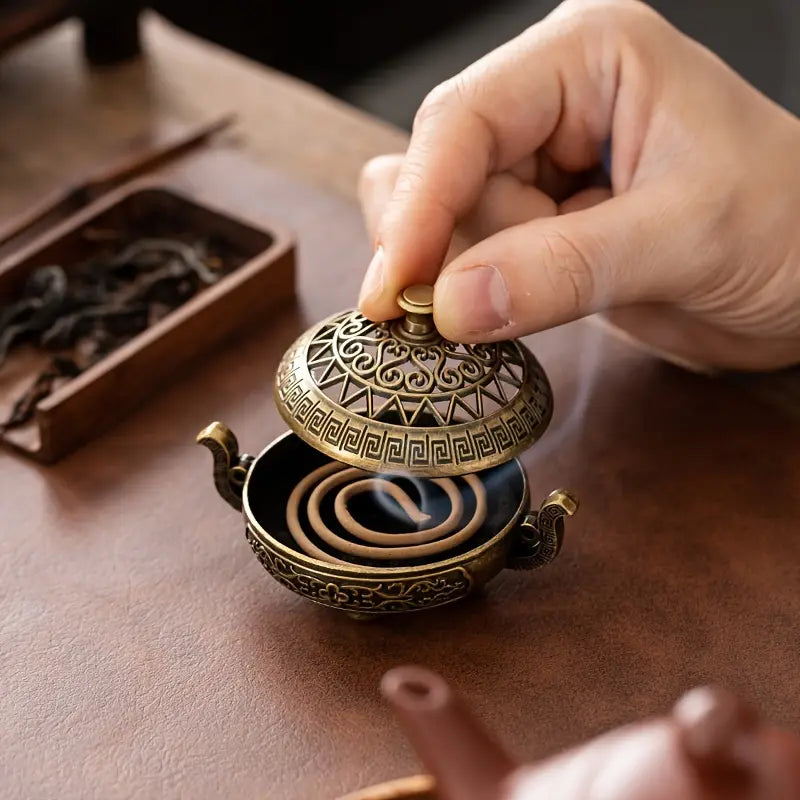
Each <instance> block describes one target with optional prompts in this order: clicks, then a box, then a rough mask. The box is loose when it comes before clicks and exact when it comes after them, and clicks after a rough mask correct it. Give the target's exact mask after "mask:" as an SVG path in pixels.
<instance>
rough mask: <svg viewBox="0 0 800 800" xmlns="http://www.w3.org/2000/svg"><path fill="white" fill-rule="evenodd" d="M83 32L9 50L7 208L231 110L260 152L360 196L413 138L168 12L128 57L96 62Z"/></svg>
mask: <svg viewBox="0 0 800 800" xmlns="http://www.w3.org/2000/svg"><path fill="white" fill-rule="evenodd" d="M79 33H80V32H79V29H78V25H77V24H73V23H67V24H64V25H61V26H59V27H58V28H56V29H54V30H53V31H52V32H50V33H47V34H45V35H43V36H40V37H38V38H37V39H35V40H34V41H32V42H31V43H30V44H29V45H27V46H25V47H23V48H21V49H18V50H16V51H14V52H12V53H11V54H9V55H8V56H7V57H5V58H4V59H2V60H0V217H2V216H5V215H6V214H10V213H12V212H14V211H18V210H20V208H21V207H23V206H24V203H25V201H26V198H31V199H35V198H36V197H39V196H41V195H42V194H45V193H46V192H47V191H49V190H51V189H53V188H55V187H58V186H60V185H63V184H64V182H66V181H69V180H71V179H73V178H74V176H75V175H80V174H81V173H82V171H84V170H87V169H91V168H96V167H97V165H98V163H101V162H102V161H103V159H104V157H113V155H114V154H115V153H117V152H118V150H119V148H120V142H121V141H123V142H124V141H125V140H134V139H136V138H141V137H143V136H148V135H152V134H153V132H155V131H158V130H161V129H163V128H164V127H169V126H170V125H173V126H174V125H175V124H180V123H188V122H192V121H198V122H200V121H202V120H205V119H208V118H210V117H214V116H216V115H218V114H221V113H224V112H226V111H230V110H235V111H236V112H237V113H238V114H239V116H240V123H239V125H238V126H237V132H238V134H239V135H240V136H241V147H243V148H244V149H245V150H246V151H247V152H248V153H250V154H252V155H253V156H254V157H255V158H257V159H258V160H259V161H261V162H264V163H268V164H270V165H273V166H278V167H282V168H284V169H287V170H290V171H291V172H293V173H294V174H296V175H299V176H301V177H303V178H306V179H308V180H309V181H311V182H314V183H317V184H320V185H323V186H326V187H330V188H333V189H335V190H336V191H338V192H340V193H342V194H344V195H346V196H349V197H354V196H355V191H356V182H357V178H358V172H359V169H360V167H361V165H362V164H363V163H364V161H365V160H366V159H367V158H369V157H370V156H372V155H377V154H380V153H384V152H390V151H395V150H402V149H403V148H404V146H405V141H406V137H405V134H403V133H402V132H400V131H398V130H396V129H395V128H393V127H391V126H389V125H386V124H384V123H382V122H379V121H378V120H376V119H374V118H372V117H370V116H368V115H366V114H363V113H361V112H359V111H357V110H355V109H353V108H351V107H349V106H347V105H346V104H344V103H341V102H338V101H337V100H335V99H333V98H331V97H330V96H328V95H326V94H324V93H323V92H320V91H318V90H316V89H314V88H312V87H310V86H308V85H307V84H305V83H302V82H300V81H297V80H294V79H292V78H290V77H287V76H285V75H283V74H280V73H277V72H274V71H271V70H268V69H266V68H264V67H261V66H258V65H256V64H254V63H253V62H250V61H248V60H247V59H244V58H240V57H238V56H236V55H234V54H232V53H230V52H228V51H226V50H223V49H221V48H218V47H215V46H214V45H211V44H209V43H207V42H202V41H200V40H199V39H195V38H194V37H192V36H190V35H188V34H186V33H184V32H182V31H180V30H178V29H176V28H174V27H172V26H171V25H169V24H167V23H165V22H164V21H163V20H161V19H160V18H158V17H155V16H149V17H147V18H146V22H145V25H144V47H145V50H146V58H145V59H143V60H140V61H136V62H133V63H129V64H125V65H123V66H118V67H113V68H108V69H102V70H95V71H90V70H89V69H87V68H86V66H85V65H84V62H83V58H82V55H81V47H80V36H79ZM321 132H324V135H320V133H321Z"/></svg>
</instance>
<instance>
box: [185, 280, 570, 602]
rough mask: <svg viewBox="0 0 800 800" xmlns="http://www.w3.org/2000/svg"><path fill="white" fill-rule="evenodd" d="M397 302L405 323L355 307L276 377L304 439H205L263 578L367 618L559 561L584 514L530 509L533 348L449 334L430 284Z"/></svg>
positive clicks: (557, 501)
mask: <svg viewBox="0 0 800 800" xmlns="http://www.w3.org/2000/svg"><path fill="white" fill-rule="evenodd" d="M398 302H399V304H400V306H401V307H402V308H403V310H404V311H405V312H406V313H405V316H404V317H403V318H401V319H397V320H392V321H390V322H383V323H374V322H371V321H370V320H368V319H366V318H365V317H363V316H362V315H361V314H360V313H358V312H357V311H345V312H342V313H339V314H336V315H334V316H332V317H330V318H329V319H327V320H324V321H323V322H321V323H319V324H318V325H316V326H315V327H313V328H311V329H310V330H308V331H306V333H304V334H303V335H302V336H301V337H300V338H299V339H297V341H296V342H295V343H294V344H293V345H292V346H291V347H290V348H289V350H288V351H287V352H286V353H285V355H284V357H283V359H282V360H281V363H280V366H279V367H278V371H277V374H276V377H275V403H276V405H277V407H278V410H279V411H280V413H281V416H282V417H283V418H284V420H285V421H286V423H287V424H288V426H289V428H290V429H291V431H290V432H288V433H285V434H284V435H282V436H281V437H279V438H278V439H277V440H276V441H274V442H273V443H272V444H270V445H268V446H267V447H266V448H265V449H264V450H263V451H262V452H261V454H260V455H259V456H257V457H255V458H254V457H252V456H248V455H244V454H240V452H239V446H238V443H237V441H236V437H235V436H234V435H233V433H232V432H231V431H230V430H229V429H228V428H227V427H225V426H224V425H222V424H221V423H219V422H214V423H212V424H211V425H209V426H208V427H207V428H205V429H204V430H203V431H201V432H200V434H199V435H198V437H197V441H198V442H199V443H200V444H203V445H205V446H206V447H208V448H209V450H211V452H212V454H213V456H214V481H215V484H216V487H217V490H218V491H219V493H220V495H222V497H223V498H224V499H225V500H227V501H228V503H230V504H231V505H232V506H233V507H234V508H236V509H237V510H241V511H243V513H244V518H245V523H246V526H247V527H246V535H247V540H248V541H249V542H250V546H251V547H252V548H253V551H254V553H255V554H256V556H257V557H258V560H259V561H260V562H261V563H262V565H263V566H264V567H265V569H266V570H267V571H268V572H269V573H270V574H271V575H272V576H273V577H274V578H275V579H276V580H278V581H279V582H280V583H282V584H283V585H284V586H286V587H287V588H289V589H292V590H293V591H295V592H298V593H299V594H302V595H305V596H306V597H308V598H309V599H311V600H314V601H315V602H317V603H321V604H323V605H326V606H331V607H333V608H338V609H341V610H344V611H346V612H348V613H350V614H351V615H353V616H356V617H365V616H371V615H376V614H389V613H398V612H404V611H414V610H418V609H423V608H432V607H435V606H439V605H443V604H445V603H451V602H453V601H455V600H459V599H461V598H463V597H465V596H466V595H467V594H469V593H470V592H471V591H472V590H473V589H475V588H477V587H479V586H481V585H483V584H485V583H486V582H487V581H489V580H490V579H491V578H493V577H494V576H495V575H496V574H497V573H498V572H500V570H502V569H503V568H504V567H509V568H511V569H533V568H536V567H540V566H543V565H544V564H548V563H549V562H550V561H552V560H553V559H554V558H555V557H556V556H557V555H558V552H559V550H560V549H561V542H562V539H563V535H564V517H565V516H567V515H571V514H573V513H574V512H575V510H576V509H577V505H578V504H577V500H576V499H575V498H574V497H573V495H572V494H570V493H569V492H568V491H564V490H558V491H555V492H553V493H552V494H550V496H549V497H547V498H546V499H545V501H544V502H543V503H542V504H541V506H540V507H539V509H538V510H536V511H533V512H531V511H530V510H529V502H530V497H529V490H528V481H527V477H526V474H525V471H524V469H523V468H522V465H521V464H520V463H519V461H518V460H517V458H516V456H518V455H519V454H520V453H521V452H522V451H523V450H525V449H526V448H528V447H529V446H530V445H531V444H533V443H534V442H535V441H536V440H537V439H538V438H539V437H540V436H541V434H542V433H543V432H544V430H545V429H546V427H547V425H548V423H549V422H550V418H551V416H552V410H553V401H552V392H551V389H550V384H549V382H548V380H547V377H546V375H545V374H544V371H543V370H542V367H541V365H540V364H539V362H538V361H537V360H536V359H535V358H534V356H533V355H532V354H531V352H530V351H529V350H528V349H527V348H526V347H524V346H523V345H522V344H520V343H519V342H516V341H505V342H498V343H492V344H476V345H465V344H458V343H455V342H450V341H447V340H445V339H443V338H442V336H441V335H440V334H439V332H438V331H437V330H436V328H435V326H434V324H433V316H432V315H433V290H432V288H431V287H430V286H412V287H410V288H408V289H406V290H405V291H404V292H403V293H402V295H401V296H400V298H399V299H398Z"/></svg>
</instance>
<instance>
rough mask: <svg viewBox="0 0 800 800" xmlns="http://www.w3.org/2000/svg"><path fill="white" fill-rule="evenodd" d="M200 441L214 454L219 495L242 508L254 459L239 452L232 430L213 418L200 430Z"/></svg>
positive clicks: (238, 508)
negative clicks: (244, 490)
mask: <svg viewBox="0 0 800 800" xmlns="http://www.w3.org/2000/svg"><path fill="white" fill-rule="evenodd" d="M196 441H197V444H201V445H203V446H204V447H207V448H208V449H209V450H210V451H211V455H212V456H213V458H214V485H215V486H216V487H217V492H219V495H220V497H222V499H223V500H225V501H226V502H227V503H228V504H229V505H231V506H232V507H233V508H235V509H236V510H237V511H241V510H242V491H243V489H244V483H245V480H246V478H247V473H248V472H249V471H250V467H251V466H252V465H253V462H254V461H255V459H254V458H253V457H252V456H249V455H246V454H240V453H239V442H238V441H237V439H236V436H235V435H234V433H233V431H232V430H231V429H230V428H229V427H228V426H227V425H224V424H223V423H221V422H212V423H211V424H210V425H208V426H207V427H205V428H203V430H202V431H200V433H198V434H197V440H196Z"/></svg>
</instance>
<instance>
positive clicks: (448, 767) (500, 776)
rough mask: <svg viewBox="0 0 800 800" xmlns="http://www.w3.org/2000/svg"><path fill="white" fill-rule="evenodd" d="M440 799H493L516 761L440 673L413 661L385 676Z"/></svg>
mask: <svg viewBox="0 0 800 800" xmlns="http://www.w3.org/2000/svg"><path fill="white" fill-rule="evenodd" d="M381 693H382V694H383V696H384V697H385V698H386V699H387V700H388V701H389V703H390V704H391V705H392V708H393V710H394V712H395V715H396V716H397V717H398V719H399V721H400V724H401V725H402V727H403V729H404V731H405V733H406V735H407V736H408V738H409V740H410V742H411V744H412V746H413V747H414V749H415V750H416V752H417V755H418V756H419V757H420V759H421V760H422V761H423V762H424V764H425V766H426V767H427V769H428V771H429V772H430V773H431V774H432V776H433V778H434V780H435V783H436V797H438V798H441V800H494V799H495V798H499V797H500V796H501V794H502V792H501V789H502V786H503V783H504V781H505V780H506V778H507V777H508V776H509V775H511V773H512V772H514V770H515V769H516V767H517V764H516V762H515V761H514V760H513V759H512V757H511V756H510V755H509V754H508V753H507V752H506V750H505V749H504V748H503V747H502V746H501V745H500V744H499V742H498V741H497V740H495V739H494V737H492V736H491V735H490V734H489V732H488V731H487V730H486V729H485V728H484V727H483V726H482V725H481V724H480V722H478V720H477V719H476V718H475V717H474V716H473V715H472V714H471V713H470V712H469V710H468V709H467V707H466V706H465V705H464V704H463V702H462V701H461V698H459V697H458V696H457V695H456V693H455V692H454V691H453V690H452V689H451V687H450V686H449V685H448V684H447V683H446V682H445V680H444V679H443V678H442V677H441V676H440V675H438V674H436V673H434V672H431V671H430V670H427V669H424V668H423V667H418V666H414V665H410V664H409V665H405V666H402V667H395V668H394V669H392V670H389V672H387V673H386V674H385V675H384V676H383V679H382V681H381Z"/></svg>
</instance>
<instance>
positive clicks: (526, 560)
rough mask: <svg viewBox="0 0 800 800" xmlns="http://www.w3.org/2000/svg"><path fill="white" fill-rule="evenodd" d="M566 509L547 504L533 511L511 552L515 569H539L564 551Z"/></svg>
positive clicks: (510, 563)
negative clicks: (533, 513) (535, 511)
mask: <svg viewBox="0 0 800 800" xmlns="http://www.w3.org/2000/svg"><path fill="white" fill-rule="evenodd" d="M565 516H566V512H565V511H564V509H563V508H562V507H560V506H558V505H555V504H553V505H545V506H544V507H542V508H541V509H540V510H539V512H538V513H537V514H535V515H529V516H528V518H527V519H526V520H525V521H524V522H523V523H522V525H521V526H520V535H519V538H518V540H517V542H516V545H515V546H514V549H513V551H512V553H511V558H510V560H509V566H510V567H511V568H512V569H538V568H539V567H543V566H545V565H546V564H549V563H550V562H551V561H553V560H554V559H555V557H556V556H557V555H558V554H559V552H560V551H561V544H562V542H563V541H564V517H565Z"/></svg>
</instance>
